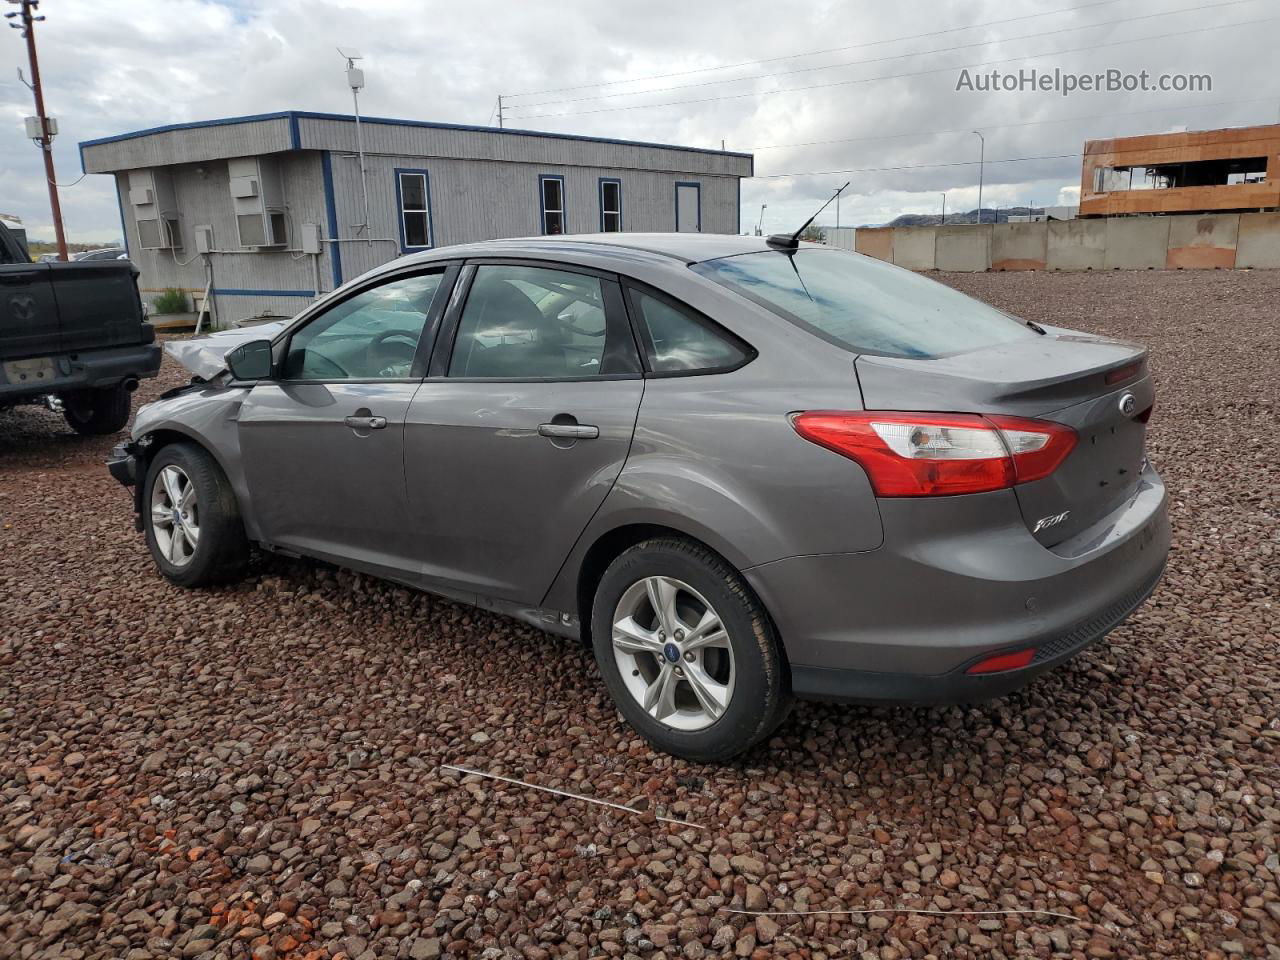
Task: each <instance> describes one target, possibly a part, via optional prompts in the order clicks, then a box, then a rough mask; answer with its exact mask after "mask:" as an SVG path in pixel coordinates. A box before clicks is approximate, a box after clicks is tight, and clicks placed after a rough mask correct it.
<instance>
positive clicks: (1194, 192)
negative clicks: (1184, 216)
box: [1080, 124, 1280, 217]
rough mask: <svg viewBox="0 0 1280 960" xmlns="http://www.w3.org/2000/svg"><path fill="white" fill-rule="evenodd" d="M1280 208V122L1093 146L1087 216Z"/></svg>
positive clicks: (1086, 177)
mask: <svg viewBox="0 0 1280 960" xmlns="http://www.w3.org/2000/svg"><path fill="white" fill-rule="evenodd" d="M1275 209H1280V124H1270V125H1267V126H1259V127H1231V128H1227V129H1223V130H1195V131H1187V132H1183V133H1161V134H1153V135H1150V136H1140V137H1118V138H1114V139H1110V140H1090V141H1088V142H1087V143H1086V144H1085V146H1084V165H1083V170H1082V172H1081V180H1080V216H1082V217H1115V216H1125V215H1128V214H1166V213H1210V212H1239V213H1244V212H1250V211H1262V210H1275Z"/></svg>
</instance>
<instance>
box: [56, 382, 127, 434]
mask: <svg viewBox="0 0 1280 960" xmlns="http://www.w3.org/2000/svg"><path fill="white" fill-rule="evenodd" d="M62 402H63V405H64V406H63V411H62V415H63V416H64V417H65V418H66V420H67V423H68V424H70V426H71V429H72V430H74V431H75V432H76V433H83V434H90V435H93V434H103V433H116V432H118V431H120V430H123V429H124V428H125V425H126V424H127V423H128V422H129V391H128V390H126V389H125V388H124V384H122V383H118V384H116V385H115V386H114V387H100V388H97V389H91V390H75V391H73V392H71V393H68V394H66V395H65V396H63V398H62Z"/></svg>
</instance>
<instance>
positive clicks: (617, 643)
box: [591, 538, 790, 762]
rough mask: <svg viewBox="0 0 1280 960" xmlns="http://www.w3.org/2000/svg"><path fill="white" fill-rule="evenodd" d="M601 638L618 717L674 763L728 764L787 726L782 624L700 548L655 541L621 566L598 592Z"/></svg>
mask: <svg viewBox="0 0 1280 960" xmlns="http://www.w3.org/2000/svg"><path fill="white" fill-rule="evenodd" d="M591 636H592V644H593V646H594V648H595V655H596V661H597V662H598V663H599V665H600V672H601V673H602V674H603V675H604V679H605V683H606V684H607V685H608V687H609V692H610V693H611V694H612V695H613V699H614V702H615V703H616V704H617V705H618V709H619V710H621V711H622V714H623V716H624V717H626V719H627V720H628V722H629V723H630V724H631V725H632V726H633V727H635V729H636V730H637V731H639V732H640V734H641V735H642V736H644V738H645V739H646V740H648V741H649V742H650V743H651V744H653V745H654V746H655V747H657V748H658V749H659V750H662V751H664V752H666V753H670V754H674V755H675V756H679V757H684V758H685V759H688V760H695V761H704V762H715V761H720V760H725V759H728V758H729V757H732V756H734V755H735V754H738V753H741V752H743V751H744V750H747V749H749V748H750V747H752V746H754V745H755V744H757V743H759V742H760V741H761V740H763V739H764V738H765V737H767V736H768V735H769V734H770V733H772V732H773V730H774V729H775V728H776V727H777V725H778V724H779V723H781V722H782V719H783V718H784V717H785V716H786V713H787V708H788V706H789V705H790V691H789V690H788V688H787V682H786V676H785V664H784V662H783V658H782V654H781V651H780V645H779V643H778V640H777V637H776V635H775V632H774V627H773V624H772V621H771V620H770V619H769V616H768V614H767V613H766V612H765V610H764V608H763V607H762V606H761V604H760V601H759V600H758V599H757V598H756V597H755V595H754V594H753V593H752V592H751V590H750V588H749V587H748V586H747V585H746V584H745V583H744V582H743V581H742V578H741V576H739V574H738V572H737V571H736V570H734V569H733V568H732V567H730V566H729V565H728V564H727V563H725V561H724V560H723V559H721V558H720V557H718V556H716V555H715V554H714V553H712V552H711V551H709V550H707V549H706V548H705V547H702V546H700V545H698V544H695V543H692V542H689V541H686V540H680V539H674V538H673V539H665V538H664V539H656V540H649V541H646V542H644V543H641V544H638V545H636V546H634V547H632V548H630V549H629V550H626V551H625V552H623V553H622V554H621V555H620V556H618V558H617V559H616V560H614V561H613V563H612V564H610V566H609V568H608V569H607V570H606V571H605V574H604V576H603V577H602V578H601V580H600V584H599V586H598V587H597V589H596V596H595V602H594V605H593V608H592V617H591Z"/></svg>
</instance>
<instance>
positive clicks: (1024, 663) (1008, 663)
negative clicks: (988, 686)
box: [965, 647, 1036, 673]
mask: <svg viewBox="0 0 1280 960" xmlns="http://www.w3.org/2000/svg"><path fill="white" fill-rule="evenodd" d="M1035 655H1036V651H1035V648H1034V647H1027V649H1025V650H1018V651H1015V652H1014V653H997V654H996V655H995V656H994V657H987V658H986V659H985V660H979V661H978V662H977V663H975V664H974V665H973V666H972V667H970V668H969V669H968V670H966V671H965V673H999V672H1000V671H1001V670H1018V669H1020V668H1021V667H1028V666H1030V665H1031V660H1032V658H1033V657H1034V656H1035Z"/></svg>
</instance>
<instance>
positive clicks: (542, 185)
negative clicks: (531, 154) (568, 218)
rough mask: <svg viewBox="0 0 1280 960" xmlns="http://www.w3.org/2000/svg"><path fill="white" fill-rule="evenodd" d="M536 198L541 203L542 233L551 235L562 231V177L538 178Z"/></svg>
mask: <svg viewBox="0 0 1280 960" xmlns="http://www.w3.org/2000/svg"><path fill="white" fill-rule="evenodd" d="M538 190H539V191H540V193H541V196H540V197H539V198H538V200H539V203H540V204H541V205H542V233H543V234H544V235H545V236H553V235H556V234H561V233H564V177H553V176H542V177H539V178H538Z"/></svg>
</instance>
